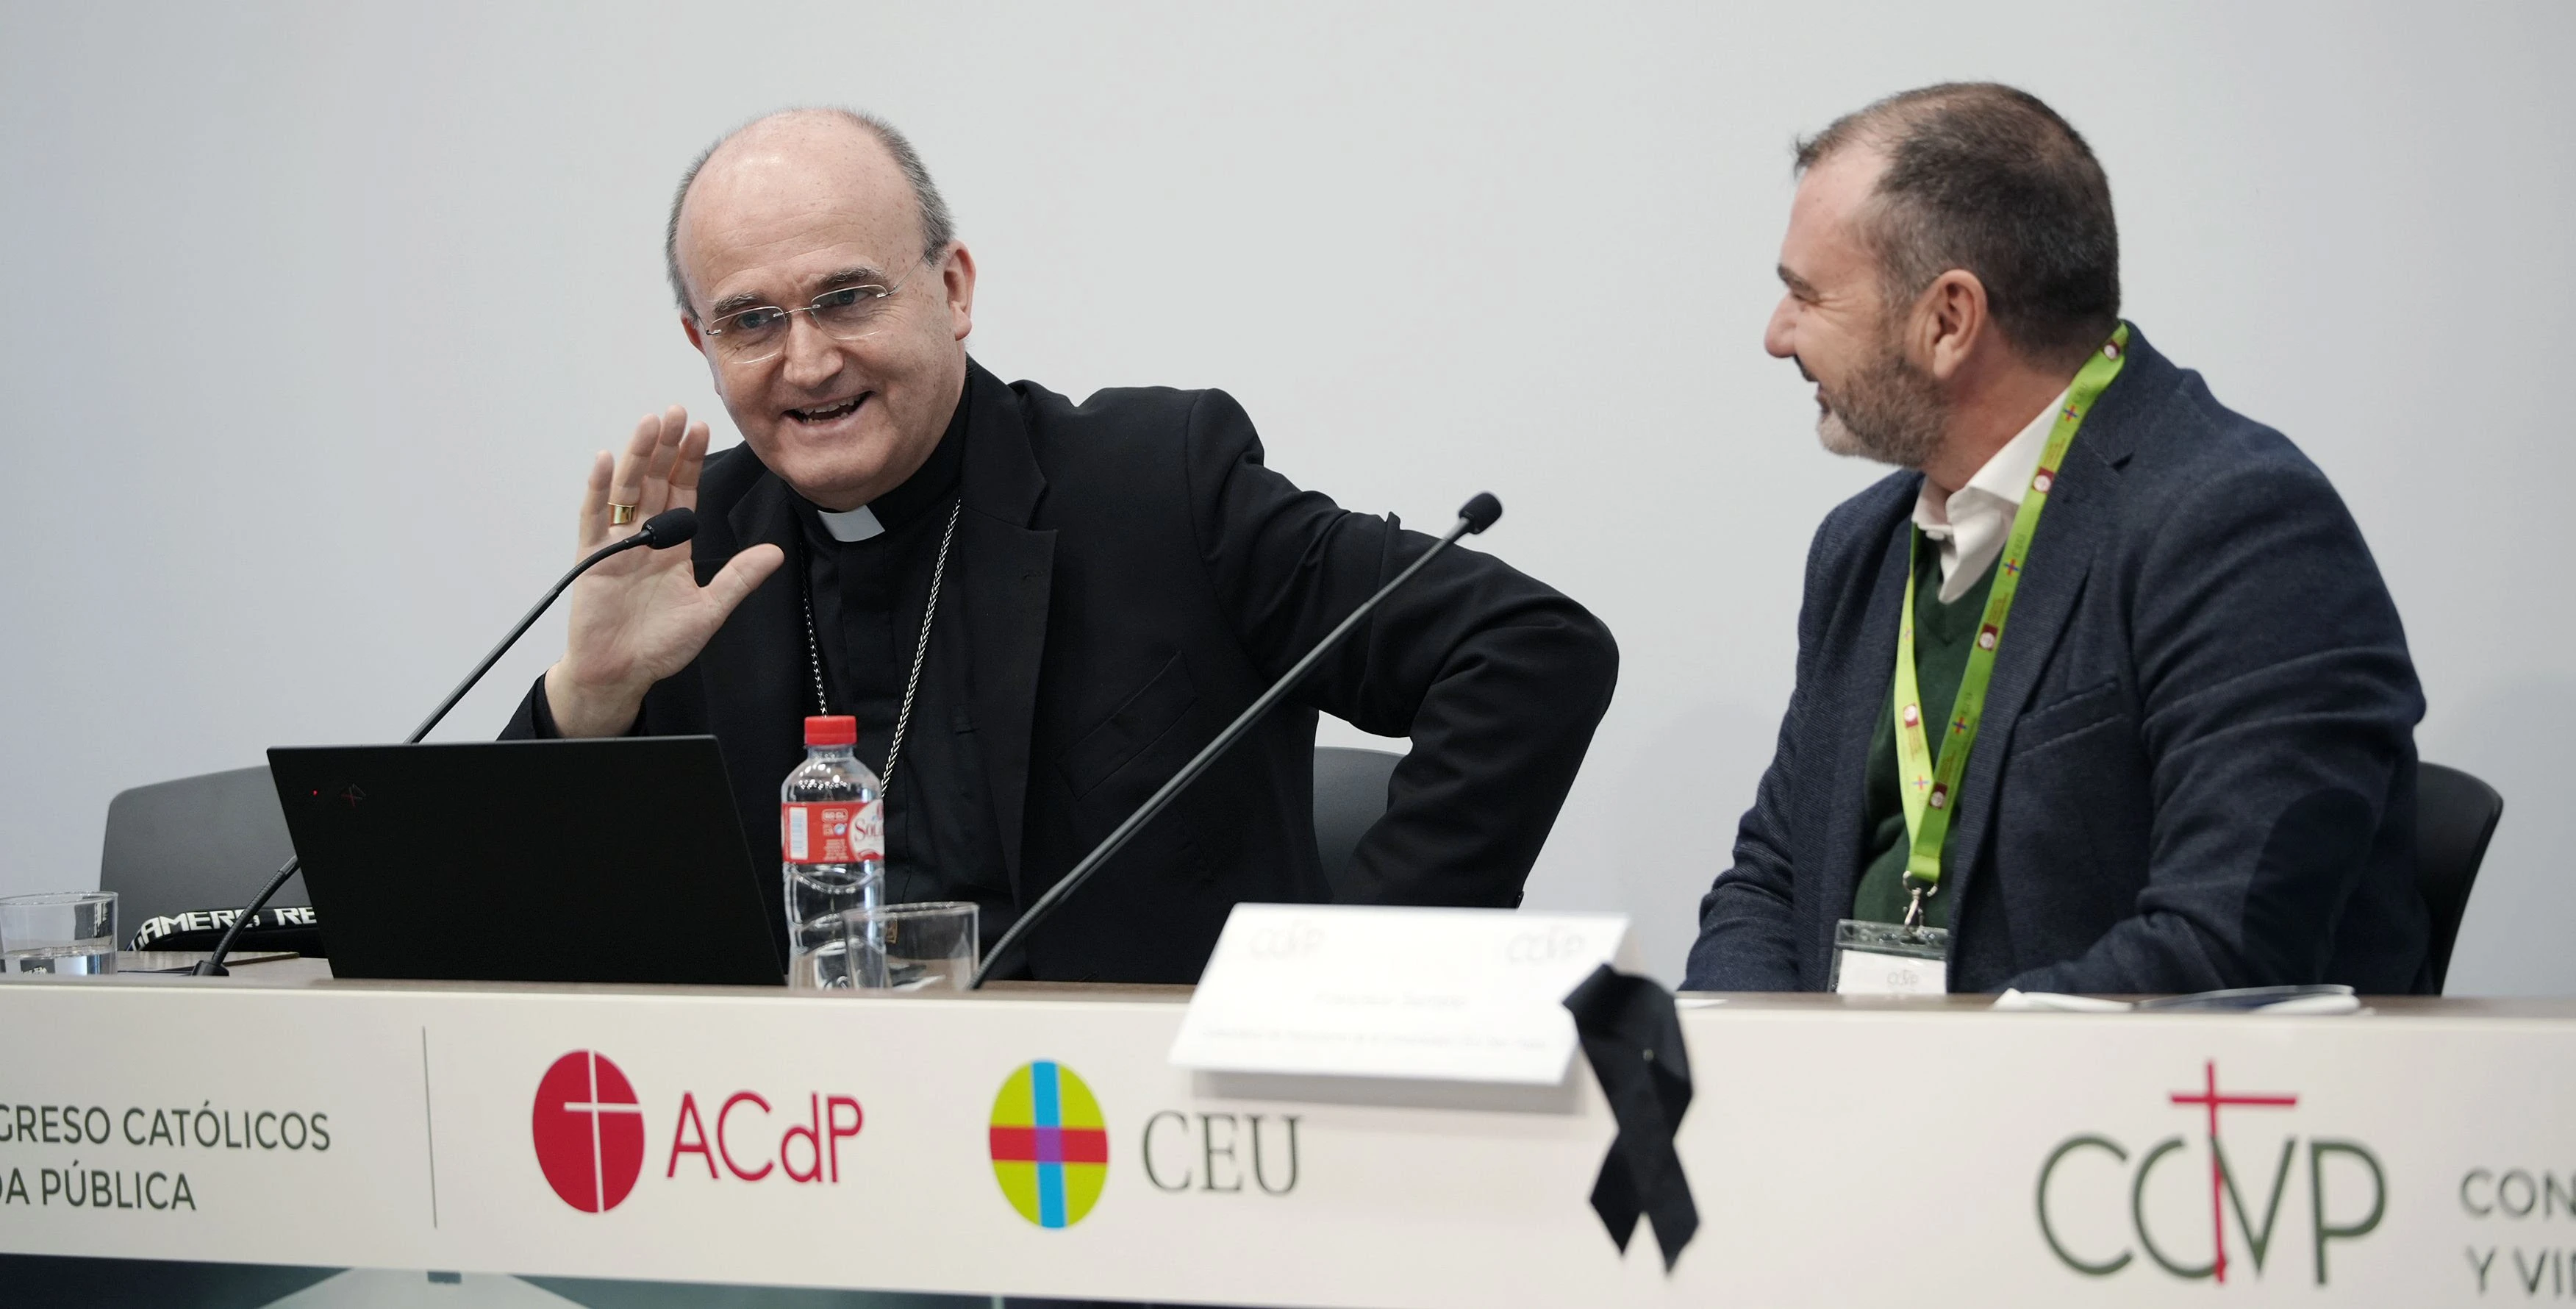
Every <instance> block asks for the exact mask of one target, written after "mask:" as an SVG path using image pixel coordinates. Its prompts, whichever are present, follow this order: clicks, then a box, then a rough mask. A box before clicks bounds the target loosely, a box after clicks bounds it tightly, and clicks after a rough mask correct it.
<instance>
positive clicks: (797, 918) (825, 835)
mask: <svg viewBox="0 0 2576 1309" xmlns="http://www.w3.org/2000/svg"><path fill="white" fill-rule="evenodd" d="M858 744H859V720H858V719H856V718H851V717H848V716H845V715H839V714H834V715H826V716H817V717H812V718H808V719H806V720H805V762H804V763H801V764H798V765H797V766H796V771H794V772H792V773H789V774H788V775H787V783H786V785H784V786H781V787H779V788H778V806H779V829H780V831H779V844H780V849H781V851H782V855H783V859H782V863H781V870H782V872H783V875H784V876H785V877H786V879H787V941H788V950H789V959H788V965H787V984H788V985H789V986H801V987H813V988H822V987H846V986H848V985H849V984H850V979H849V976H848V969H847V968H846V967H844V966H842V964H841V941H840V924H839V916H840V914H841V913H842V912H843V911H845V910H850V909H857V908H860V907H862V906H866V907H870V908H874V907H875V906H877V905H878V904H880V903H882V901H883V899H884V895H885V891H884V887H885V804H884V799H883V790H882V788H880V787H879V786H878V784H877V775H876V774H875V773H872V772H869V771H868V766H867V765H866V764H863V763H860V762H859V757H858V754H857V750H858Z"/></svg>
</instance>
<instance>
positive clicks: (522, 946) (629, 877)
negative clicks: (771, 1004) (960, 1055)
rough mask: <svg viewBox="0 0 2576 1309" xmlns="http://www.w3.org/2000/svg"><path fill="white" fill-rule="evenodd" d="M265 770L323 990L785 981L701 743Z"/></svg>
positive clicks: (288, 760)
mask: <svg viewBox="0 0 2576 1309" xmlns="http://www.w3.org/2000/svg"><path fill="white" fill-rule="evenodd" d="M268 766H269V772H270V774H271V776H272V777H274V778H275V779H276V783H277V795H278V801H279V803H280V804H281V805H282V806H283V807H284V808H285V811H286V827H287V832H288V834H289V835H291V836H292V837H293V838H294V841H295V853H296V854H297V855H298V856H299V857H301V858H302V859H303V861H304V884H305V887H306V888H307V889H308V890H309V891H311V893H312V900H313V910H314V917H315V918H316V920H317V921H318V922H319V923H320V925H321V929H322V939H323V943H324V946H325V948H326V949H327V950H328V952H329V958H330V961H331V972H332V974H333V975H334V976H337V977H379V978H419V979H429V980H439V981H485V982H621V983H623V982H673V983H694V984H716V985H737V986H779V985H782V984H783V983H784V980H785V975H786V964H785V961H784V960H782V959H781V958H780V956H779V942H778V937H777V934H776V933H774V932H773V931H771V929H770V923H769V910H768V907H767V904H768V902H767V900H766V899H765V897H763V896H762V894H761V889H760V888H761V882H760V876H761V871H762V870H761V867H760V865H759V864H758V863H757V862H756V861H755V860H754V859H753V858H752V855H751V850H750V846H749V844H748V843H747V842H745V841H744V839H743V832H742V820H741V817H740V816H739V814H738V813H737V812H736V810H735V808H734V801H733V789H732V787H731V786H730V785H729V784H728V783H727V781H726V777H725V768H724V759H723V757H722V756H721V755H720V754H719V753H718V752H717V749H716V740H715V738H714V737H712V736H668V737H624V738H614V739H608V740H581V741H474V742H460V743H454V744H439V745H353V746H296V747H283V746H281V747H279V748H276V749H272V750H270V751H269V752H268ZM768 875H769V876H770V877H776V876H777V875H778V874H777V872H776V870H775V868H774V867H772V868H771V869H770V870H768Z"/></svg>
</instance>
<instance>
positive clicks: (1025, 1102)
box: [992, 1059, 1109, 1227]
mask: <svg viewBox="0 0 2576 1309" xmlns="http://www.w3.org/2000/svg"><path fill="white" fill-rule="evenodd" d="M992 1145H993V1177H994V1178H995V1180H997V1181H999V1182H1000V1183H1001V1184H1002V1196H1003V1198H1004V1199H1007V1200H1009V1201H1010V1202H1011V1207H1012V1208H1014V1209H1017V1210H1019V1211H1020V1217H1022V1218H1025V1219H1028V1220H1029V1221H1030V1222H1033V1223H1036V1224H1037V1225H1038V1226H1040V1227H1071V1226H1073V1225H1074V1224H1075V1223H1078V1222H1081V1221H1082V1218H1083V1215H1085V1214H1088V1213H1090V1212H1091V1206H1092V1204H1093V1203H1094V1202H1096V1201H1098V1200H1099V1199H1100V1187H1101V1184H1102V1183H1103V1182H1106V1181H1107V1180H1108V1179H1109V1128H1108V1125H1107V1124H1106V1123H1104V1122H1103V1121H1102V1120H1101V1117H1100V1102H1099V1101H1097V1100H1094V1099H1092V1098H1091V1088H1090V1087H1088V1086H1085V1085H1083V1082H1082V1079H1081V1078H1079V1077H1076V1076H1074V1073H1073V1070H1072V1069H1070V1068H1067V1067H1065V1066H1064V1065H1062V1064H1059V1063H1056V1062H1055V1061H1054V1060H1051V1059H1041V1060H1038V1061H1037V1062H1035V1063H1028V1064H1022V1065H1020V1067H1019V1069H1018V1071H1016V1072H1013V1073H1012V1074H1011V1076H1010V1078H1009V1079H1008V1080H1006V1081H1004V1082H1003V1083H1002V1093H1001V1094H999V1095H997V1096H994V1097H993V1136H992Z"/></svg>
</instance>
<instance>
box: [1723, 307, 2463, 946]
mask: <svg viewBox="0 0 2576 1309" xmlns="http://www.w3.org/2000/svg"><path fill="white" fill-rule="evenodd" d="M1922 480H1923V479H1922V475H1921V474H1919V473H1912V472H1903V473H1897V474H1894V475H1891V476H1889V477H1887V478H1886V479H1884V480H1882V481H1880V482H1879V483H1878V484H1877V485H1875V486H1872V487H1870V488H1869V489H1868V490H1866V491H1863V492H1862V493H1860V494H1859V495H1857V496H1854V497H1852V498H1851V499H1850V500H1847V501H1845V502H1844V503H1843V504H1842V505H1841V506H1839V507H1838V508H1836V509H1835V510H1834V512H1833V513H1832V514H1831V515H1830V516H1829V517H1827V518H1826V519H1825V522H1824V525H1823V526H1822V527H1821V528H1819V529H1818V530H1817V532H1816V539H1815V543H1814V544H1813V546H1812V547H1810V549H1809V551H1808V555H1807V584H1806V599H1805V602H1804V605H1803V607H1802V608H1801V610H1800V612H1799V615H1798V680H1797V687H1796V689H1795V690H1794V691H1793V692H1792V693H1791V695H1790V698H1789V711H1788V715H1787V717H1786V719H1785V720H1784V721H1783V722H1782V723H1781V725H1780V739H1779V744H1778V748H1777V752H1776V753H1775V754H1774V756H1773V757H1772V760H1771V767H1770V769H1769V770H1768V771H1767V772H1765V773H1764V774H1763V776H1762V784H1761V788H1760V790H1759V792H1758V793H1757V794H1756V796H1755V798H1754V804H1753V808H1752V810H1751V811H1750V812H1749V813H1747V814H1745V816H1744V820H1743V823H1742V825H1741V827H1740V828H1739V830H1738V832H1737V835H1736V842H1735V866H1734V867H1732V868H1729V869H1727V870H1726V871H1725V872H1724V873H1721V874H1719V875H1718V878H1717V881H1716V884H1715V885H1714V886H1712V887H1711V888H1710V889H1709V892H1708V895H1707V896H1706V898H1704V899H1703V900H1701V902H1700V935H1699V940H1698V942H1697V943H1696V944H1695V945H1693V946H1692V948H1691V954H1690V966H1689V972H1688V978H1687V981H1686V985H1688V986H1689V987H1691V988H1693V989H1698V990H1713V991H1792V990H1807V991H1813V990H1820V989H1822V988H1823V987H1824V985H1825V978H1826V976H1827V968H1828V966H1829V964H1830V962H1831V956H1832V951H1833V933H1834V923H1835V921H1836V920H1838V919H1841V918H1844V917H1848V916H1849V914H1850V912H1851V905H1852V896H1853V893H1854V890H1855V889H1856V887H1857V886H1858V884H1859V879H1860V874H1861V866H1862V860H1863V857H1864V855H1863V850H1862V843H1863V840H1864V833H1863V830H1862V819H1863V816H1862V808H1863V804H1864V784H1865V770H1866V766H1867V763H1868V758H1869V744H1870V734H1871V732H1872V731H1873V730H1874V729H1875V728H1876V726H1877V724H1878V720H1879V719H1880V718H1882V717H1884V716H1885V715H1886V714H1887V712H1888V703H1889V697H1890V694H1891V690H1892V685H1893V677H1894V667H1895V663H1894V660H1895V650H1896V618H1897V610H1898V608H1899V607H1900V606H1901V604H1902V597H1903V595H1904V590H1905V574H1906V567H1907V543H1906V536H1907V530H1906V529H1907V524H1908V523H1909V522H1910V521H1911V520H1912V515H1913V509H1914V503H1915V499H1916V496H1917V493H1918V491H1919V489H1920V487H1921V485H1922ZM2423 711H2424V699H2423V693H2422V691H2421V690H2420V689H2419V688H2418V686H2417V685H2416V681H2415V670H2414V665H2413V663H2412V661H2411V660H2409V658H2408V657H2407V653H2406V635H2405V631H2404V629H2403V628H2402V627H2401V626H2400V625H2399V623H2398V619H2397V609H2396V606H2395V605H2394V604H2393V603H2392V602H2391V601H2390V599H2389V597H2388V589H2387V587H2386V586H2385V585H2384V584H2383V583H2382V582H2381V581H2380V577H2379V570H2378V566H2377V565H2376V564H2375V563H2374V562H2373V561H2372V559H2371V556H2370V548H2369V547H2368V546H2367V545H2365V544H2363V542H2362V539H2361V530H2360V528H2359V527H2358V526H2356V525H2355V524H2354V522H2353V520H2352V516H2351V514H2350V513H2348V512H2347V511H2346V510H2345V508H2344V505H2343V501H2342V500H2341V499H2340V498H2339V497H2337V496H2336V495H2335V492H2334V488H2333V487H2332V486H2330V485H2328V484H2327V482H2326V478H2325V474H2324V473H2322V472H2320V471H2318V469H2317V467H2316V465H2314V464H2312V463H2310V462H2308V459H2307V457H2306V456H2305V455H2302V454H2301V453H2299V450H2298V448H2297V447H2295V446H2293V445H2291V444H2290V442H2289V440H2288V439H2287V438H2285V437H2283V436H2282V435H2281V434H2280V433H2278V432H2275V431H2273V430H2271V429H2270V428H2267V427H2264V426H2262V425H2261V424H2259V423H2255V422H2253V421H2251V420H2248V419H2246V418H2244V417H2242V416H2241V415H2238V414H2235V413H2232V412H2230V411H2228V410H2227V409H2226V408H2224V407H2223V406H2221V405H2220V404H2219V403H2218V401H2217V400H2216V399H2214V398H2213V397H2212V396H2211V395H2210V393H2209V388H2208V387H2207V386H2206V385H2204V384H2203V383H2202V381H2201V379H2200V375H2199V374H2198V373H2194V372H2191V371H2189V370H2186V369H2181V368H2176V367H2175V366H2174V365H2173V364H2172V363H2171V362H2169V361H2167V360H2166V359H2165V358H2164V356H2162V355H2160V354H2157V353H2156V352H2155V350H2154V349H2153V348H2152V347H2150V346H2149V345H2148V344H2147V342H2146V339H2145V338H2144V337H2143V336H2142V335H2139V334H2137V333H2136V332H2135V331H2134V330H2133V331H2132V333H2131V336H2130V355H2129V361H2128V364H2127V366H2126V367H2125V368H2124V369H2123V370H2122V371H2121V373H2120V376H2119V377H2118V379H2117V380H2115V381H2114V382H2113V383H2112V384H2111V386H2110V388H2109V389H2107V390H2105V391H2104V392H2103V393H2102V397H2101V399H2100V400H2098V401H2097V402H2096V403H2095V407H2094V410H2093V413H2092V414H2091V415H2090V416H2089V417H2088V418H2087V419H2086V420H2085V423H2084V427H2083V430H2082V431H2081V432H2079V433H2078V434H2077V436H2076V438H2075V444H2074V446H2073V447H2072V448H2071V450H2070V451H2069V453H2068V455H2067V458H2066V462H2065V464H2064V466H2063V467H2062V468H2061V469H2060V470H2059V477H2058V480H2057V484H2056V486H2055V487H2054V488H2052V490H2051V492H2050V496H2049V504H2048V511H2047V513H2045V514H2044V515H2042V516H2041V518H2040V522H2039V531H2038V535H2037V536H2036V537H2035V538H2034V540H2033V542H2032V545H2031V552H2030V571H2029V572H2028V573H2027V574H2026V575H2025V576H2024V579H2023V581H2022V583H2021V589H2020V593H2019V595H2018V596H2017V597H2016V598H2015V600H2014V603H2013V611H2012V619H2011V622H2010V624H2009V626H2008V627H2007V628H2006V630H2005V636H2004V643H2003V646H2002V648H2001V649H2000V650H1999V651H1998V652H1997V654H1996V659H1995V670H1994V680H1993V682H1992V684H1991V686H1990V690H1989V693H1988V699H1987V702H1986V716H1985V724H1984V726H1983V727H1982V728H1981V729H1980V730H1979V733H1978V738H1977V743H1976V746H1975V753H1974V754H1972V755H1971V756H1970V757H1969V760H1968V768H1967V774H1966V776H1965V777H1964V778H1963V779H1962V781H1961V783H1960V794H1959V801H1958V807H1957V809H1956V810H1955V811H1954V813H1955V815H1956V817H1955V819H1954V821H1955V823H1956V825H1957V826H1956V830H1955V834H1954V835H1953V837H1952V838H1951V844H1950V857H1951V863H1950V866H1949V867H1947V868H1945V869H1944V872H1943V881H1942V886H1941V889H1940V891H1939V894H1941V895H1945V896H1956V897H1958V898H1957V899H1956V900H1954V901H1953V902H1952V904H1951V910H1950V912H1951V920H1950V921H1951V927H1952V930H1953V933H1954V935H1953V938H1952V941H1951V952H1950V988H1951V989H1952V990H1954V991H1993V990H1999V989H2001V988H2003V987H2006V986H2014V987H2020V988H2021V989H2023V990H2026V991H2028V990H2045V991H2070V992H2094V993H2121V992H2179V991H2198V990H2207V989H2212V988H2217V987H2230V986H2254V985H2263V984H2270V983H2281V982H2347V983H2350V984H2352V985H2353V986H2355V987H2357V988H2359V989H2360V990H2362V991H2363V992H2365V993H2381V994H2388V993H2403V992H2407V991H2411V990H2415V989H2416V988H2417V986H2418V985H2419V982H2420V981H2421V978H2420V977H2419V974H2420V973H2421V970H2422V968H2423V963H2424V954H2425V935H2426V916H2425V909H2424V902H2423V898H2422V894H2421V892H2420V891H2418V889H2417V887H2416V882H2415V744H2414V726H2415V723H2416V722H2417V720H2419V719H2421V718H2422V717H2423Z"/></svg>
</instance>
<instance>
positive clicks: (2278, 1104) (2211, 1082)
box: [2173, 1059, 2299, 1286]
mask: <svg viewBox="0 0 2576 1309" xmlns="http://www.w3.org/2000/svg"><path fill="white" fill-rule="evenodd" d="M2201 1067H2202V1069H2203V1070H2204V1073H2205V1075H2206V1084H2205V1086H2204V1089H2203V1090H2202V1091H2201V1092H2200V1093H2199V1094H2197V1095H2194V1094H2192V1093H2190V1092H2188V1091H2176V1092H2174V1093H2173V1102H2174V1103H2175V1104H2192V1105H2207V1106H2208V1107H2209V1230H2210V1237H2211V1240H2212V1242H2213V1244H2214V1248H2215V1249H2216V1250H2217V1258H2216V1262H2215V1263H2214V1264H2213V1265H2212V1270H2213V1271H2214V1272H2216V1274H2217V1275H2218V1284H2219V1285H2221V1286H2225V1285H2226V1284H2227V1220H2226V1217H2225V1214H2224V1212H2223V1211H2222V1210H2221V1209H2220V1208H2219V1205H2220V1202H2221V1201H2222V1200H2224V1199H2225V1197H2224V1196H2223V1195H2222V1194H2221V1191H2222V1190H2223V1189H2224V1187H2225V1174H2224V1173H2223V1172H2222V1171H2221V1166H2220V1164H2219V1162H2218V1110H2219V1107H2220V1106H2222V1105H2224V1106H2227V1107H2230V1108H2252V1109H2293V1108H2296V1107H2298V1103H2299V1097H2297V1096H2295V1095H2248V1094H2244V1093H2241V1092H2240V1093H2238V1094H2234V1095H2221V1094H2219V1092H2218V1061H2217V1060H2215V1059H2211V1060H2207V1061H2205V1062H2203V1064H2202V1065H2201Z"/></svg>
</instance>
